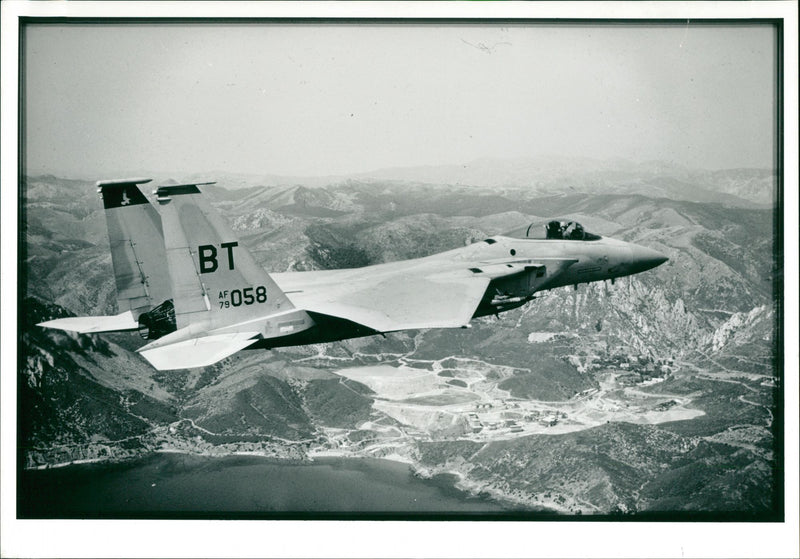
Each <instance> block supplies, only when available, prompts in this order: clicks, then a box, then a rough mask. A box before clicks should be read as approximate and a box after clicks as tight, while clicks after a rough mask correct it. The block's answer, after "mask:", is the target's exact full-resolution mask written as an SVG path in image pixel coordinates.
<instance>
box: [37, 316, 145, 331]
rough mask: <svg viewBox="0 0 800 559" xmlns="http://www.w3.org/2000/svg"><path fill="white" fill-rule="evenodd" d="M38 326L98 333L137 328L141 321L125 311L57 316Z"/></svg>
mask: <svg viewBox="0 0 800 559" xmlns="http://www.w3.org/2000/svg"><path fill="white" fill-rule="evenodd" d="M37 326H42V327H44V328H56V329H58V330H66V331H68V332H78V333H80V334H97V333H100V332H120V331H124V330H136V329H137V328H138V327H139V323H138V322H137V321H136V320H135V319H134V318H133V313H132V312H131V311H125V312H124V313H120V314H118V315H116V316H74V317H70V318H57V319H55V320H48V321H46V322H40V323H39V324H37Z"/></svg>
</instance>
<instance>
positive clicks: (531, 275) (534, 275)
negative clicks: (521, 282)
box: [525, 266, 547, 295]
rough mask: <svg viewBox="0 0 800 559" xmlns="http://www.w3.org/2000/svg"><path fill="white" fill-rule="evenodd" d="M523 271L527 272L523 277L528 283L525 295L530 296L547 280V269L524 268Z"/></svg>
mask: <svg viewBox="0 0 800 559" xmlns="http://www.w3.org/2000/svg"><path fill="white" fill-rule="evenodd" d="M525 271H526V272H527V274H525V276H526V278H527V282H528V285H527V293H528V294H529V295H532V294H533V293H534V292H535V291H537V290H538V289H539V286H541V285H542V284H543V283H544V282H545V281H546V280H547V267H546V266H525Z"/></svg>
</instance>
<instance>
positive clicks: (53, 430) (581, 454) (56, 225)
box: [17, 169, 783, 516]
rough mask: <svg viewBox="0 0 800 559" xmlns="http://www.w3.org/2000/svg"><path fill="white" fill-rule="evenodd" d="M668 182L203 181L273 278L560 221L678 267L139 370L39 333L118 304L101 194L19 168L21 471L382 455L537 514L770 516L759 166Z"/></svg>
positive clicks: (64, 337) (776, 386)
mask: <svg viewBox="0 0 800 559" xmlns="http://www.w3.org/2000/svg"><path fill="white" fill-rule="evenodd" d="M626 172H631V173H632V172H633V171H630V170H628V171H626ZM659 173H666V171H664V170H663V169H661V170H654V171H653V172H652V173H643V174H642V175H641V177H640V179H639V180H633V178H630V177H629V179H626V181H627V182H625V183H624V184H623V185H616V186H613V185H612V182H611V179H610V178H606V179H603V180H598V182H597V184H594V185H593V187H592V189H591V190H589V191H588V192H583V193H575V192H574V191H572V190H569V189H568V188H563V189H560V187H558V185H559V184H561V185H563V184H564V181H565V180H566V179H564V178H563V177H562V178H561V179H558V178H557V177H555V176H554V177H552V178H550V179H548V180H549V181H550V183H552V184H553V185H554V186H553V188H552V189H550V190H549V192H556V193H555V194H550V195H543V191H542V190H541V189H526V188H523V187H521V186H515V185H513V184H507V185H505V186H491V187H489V186H484V187H481V186H463V185H462V186H453V185H436V184H429V183H422V182H413V181H402V180H382V179H374V178H364V177H362V178H358V179H347V180H343V181H341V182H338V183H334V184H328V185H326V186H320V187H313V188H312V187H305V186H299V185H258V184H241V180H238V182H237V184H238V185H240V188H236V189H230V190H228V189H226V188H224V187H208V189H207V190H206V194H207V195H208V196H209V197H210V198H211V200H212V202H213V204H214V205H215V207H217V209H218V210H219V211H220V212H221V213H223V215H224V216H225V218H226V219H227V220H228V221H229V222H230V223H231V224H232V226H233V227H234V229H235V230H236V232H237V234H238V235H240V239H241V241H242V242H243V243H246V244H247V245H248V246H249V247H250V248H251V249H252V252H253V254H254V257H255V258H256V260H258V261H259V263H260V264H262V265H264V266H265V267H266V268H267V269H268V270H274V271H291V270H313V269H324V268H339V267H352V266H361V265H367V264H375V263H380V262H386V261H392V260H397V259H402V258H413V257H418V256H424V255H426V254H431V253H433V252H437V251H442V250H447V249H450V248H454V247H455V246H462V245H464V244H468V243H470V242H475V241H480V240H482V239H484V238H486V237H488V236H491V235H494V234H501V233H503V232H505V231H508V230H511V229H515V228H518V227H523V226H527V224H529V223H531V222H533V221H538V220H541V219H545V218H547V217H551V216H558V217H570V218H572V219H578V220H580V221H581V222H582V223H584V225H586V226H587V228H589V229H590V230H592V231H596V232H597V233H599V234H602V235H609V236H613V237H616V238H621V239H623V240H627V241H632V242H636V243H640V244H643V245H645V246H650V247H652V248H655V249H657V250H659V251H661V252H663V253H665V254H667V255H668V256H669V257H670V261H669V262H668V263H666V264H665V265H663V266H661V267H659V268H657V269H655V270H653V271H651V272H646V273H644V274H641V275H639V276H633V277H631V278H625V279H621V280H618V281H617V282H615V285H611V284H610V283H605V284H604V283H599V284H598V283H596V284H589V285H581V286H580V287H579V288H578V289H577V290H575V289H573V288H572V287H570V288H561V289H556V290H553V291H548V292H545V293H542V294H540V296H539V297H537V299H536V300H534V301H532V302H531V303H529V304H528V305H526V306H525V307H522V308H520V309H517V310H514V311H510V312H508V313H504V314H501V315H500V316H499V317H493V316H489V317H484V318H480V319H476V320H474V321H473V322H472V327H471V328H469V329H461V330H426V331H411V332H399V333H387V334H386V336H385V338H384V337H381V336H377V337H370V338H360V339H354V340H348V341H346V342H340V343H333V344H321V345H314V346H300V347H292V348H282V349H275V350H273V351H244V352H241V353H240V354H237V355H235V356H233V357H231V358H229V359H226V360H225V361H223V362H221V363H218V364H217V365H214V366H212V367H206V368H204V369H197V370H186V371H172V372H158V371H155V370H153V369H151V368H149V367H148V365H147V364H146V363H145V362H144V361H143V360H142V359H141V358H140V357H139V356H138V355H137V354H136V353H135V349H136V348H137V347H139V346H140V345H141V340H139V339H138V337H137V336H136V334H135V333H132V334H114V335H101V336H78V335H69V334H66V333H63V332H57V331H45V330H42V329H39V328H36V327H35V326H34V325H35V324H36V323H38V322H40V321H42V320H45V319H50V318H55V317H61V316H69V315H73V314H110V313H113V312H114V311H115V303H114V287H113V276H112V274H111V262H110V256H109V254H108V249H107V239H106V238H105V229H104V227H105V225H104V219H103V216H102V208H101V205H100V204H99V200H97V199H96V198H94V196H95V194H94V189H93V187H92V185H91V184H90V183H84V182H81V181H69V180H64V179H60V178H56V177H28V178H27V182H26V185H25V188H24V189H23V192H24V194H25V196H24V205H23V210H24V217H25V220H24V223H25V228H24V231H23V235H24V236H23V240H24V243H23V246H22V253H21V262H22V263H23V264H22V265H21V268H20V274H21V275H20V288H21V291H22V293H21V305H20V320H19V324H20V326H19V333H20V336H19V355H20V360H19V368H18V373H17V374H18V385H19V387H20V388H19V399H18V401H19V405H20V415H19V417H20V421H19V424H18V427H19V434H20V441H21V442H20V448H19V452H20V464H21V466H22V467H24V468H29V469H35V468H48V467H54V466H57V465H61V464H66V463H74V462H80V461H100V460H129V459H131V458H135V457H139V456H143V455H147V454H149V453H152V452H181V453H191V454H201V455H209V456H223V455H232V454H250V455H257V456H264V457H267V458H270V459H275V460H287V461H308V460H313V459H314V458H321V457H350V458H383V459H389V460H396V461H401V462H404V463H406V464H408V465H409V467H410V468H411V470H412V471H413V472H415V473H416V475H418V476H420V477H430V476H435V475H437V474H445V473H447V474H453V475H455V476H456V477H457V479H458V481H457V487H459V488H461V489H464V490H467V491H470V492H472V493H474V494H476V495H490V496H491V497H492V498H493V499H496V500H498V501H500V502H503V503H508V504H510V505H512V506H516V507H522V508H523V509H530V510H558V511H560V512H562V513H564V514H571V515H577V514H631V513H647V512H669V513H671V514H682V513H689V512H703V513H730V512H737V513H741V514H750V515H762V516H763V515H770V514H773V513H774V512H775V510H776V507H777V506H778V502H777V501H776V497H775V495H776V491H777V489H778V488H779V487H780V475H781V474H780V471H781V469H780V468H781V466H780V460H781V457H782V454H781V447H780V443H779V441H777V440H776V439H775V435H774V433H775V429H776V425H775V418H776V417H780V413H779V412H780V410H779V409H778V407H777V406H778V403H779V402H780V390H781V378H782V374H783V371H782V370H781V365H780V361H779V355H780V344H781V339H780V332H779V329H778V327H777V320H778V318H777V317H778V316H780V292H779V291H778V289H780V283H779V279H778V278H779V276H778V274H776V273H775V271H776V269H777V268H776V267H777V263H778V257H779V255H778V254H777V253H776V251H775V244H774V243H775V240H774V236H773V235H774V231H773V215H774V214H773V211H772V210H771V209H769V208H765V207H764V205H763V202H764V201H765V200H769V199H771V198H769V197H768V196H766V195H765V194H764V192H762V190H763V188H766V186H765V185H767V183H768V180H769V175H768V174H764V173H750V174H748V173H737V172H735V171H731V172H730V173H728V174H725V173H721V174H719V175H713V174H711V175H702V176H703V179H702V180H703V181H704V182H702V184H703V189H702V192H700V194H702V197H703V198H704V200H697V199H686V197H690V198H691V196H690V194H691V193H692V190H691V189H690V188H689V189H687V188H685V185H686V184H688V183H690V182H691V181H692V180H695V178H696V177H698V176H700V175H697V174H692V173H683V174H681V175H680V177H679V178H680V180H678V179H676V180H675V181H670V180H666V179H667V178H669V177H668V176H664V175H659ZM604 176H607V177H611V176H614V175H613V173H612V174H609V175H604ZM631 176H632V175H631ZM659 177H660V178H659ZM732 177H735V179H733V178H732ZM217 178H218V179H219V180H220V184H221V185H222V186H224V184H225V177H217ZM253 180H255V179H253ZM698 180H699V179H698ZM715 180H718V181H719V183H718V184H716V183H714V181H715ZM604 181H607V182H604ZM550 183H548V184H550ZM605 184H607V185H608V187H605V186H604V185H605ZM648 184H657V185H658V186H659V188H658V189H656V190H652V191H649V190H648V188H647V186H648ZM612 186H613V187H612ZM734 187H735V188H734ZM715 188H718V189H721V190H718V192H720V193H721V194H720V195H719V196H718V197H717V198H714V192H715ZM725 188H729V189H731V190H728V191H725V190H724V189H725ZM648 192H652V193H653V194H652V196H648V195H647V193H648ZM695 194H696V193H695ZM748 197H750V198H751V199H750V200H748Z"/></svg>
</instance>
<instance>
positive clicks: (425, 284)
mask: <svg viewBox="0 0 800 559" xmlns="http://www.w3.org/2000/svg"><path fill="white" fill-rule="evenodd" d="M576 261H577V260H575V259H572V258H542V259H535V260H529V259H524V260H521V259H514V258H510V259H509V258H505V259H497V260H490V261H487V260H475V261H472V262H470V261H466V262H464V261H460V262H455V261H453V260H449V259H443V258H441V257H437V258H425V259H420V260H418V261H417V262H418V264H417V265H416V266H415V265H409V263H408V261H407V262H398V263H390V264H379V265H376V266H369V267H366V268H354V269H350V270H330V271H328V270H320V271H312V272H285V273H276V274H272V278H273V279H274V280H275V283H277V284H278V286H279V287H280V288H281V290H283V291H284V293H286V295H287V296H288V297H289V298H290V299H291V301H292V303H293V304H294V305H295V307H297V308H299V309H303V310H306V311H312V312H316V313H320V314H325V315H328V316H335V317H339V318H344V319H347V320H350V321H352V322H356V323H358V324H361V325H363V326H367V327H369V328H372V329H373V330H376V331H378V332H393V331H396V330H406V329H418V328H419V329H422V328H460V327H463V326H466V325H467V324H468V323H469V321H470V319H471V318H472V317H473V315H474V314H475V310H476V309H477V308H478V305H479V304H480V302H481V300H482V299H483V297H484V295H485V293H486V289H487V288H488V287H489V284H490V283H491V281H492V280H495V279H499V278H502V277H506V276H512V275H514V274H519V273H522V272H525V271H527V270H530V269H532V268H541V267H544V266H547V267H549V268H550V269H552V270H559V271H560V270H562V269H564V268H567V267H569V266H571V265H572V264H574V263H575V262H576Z"/></svg>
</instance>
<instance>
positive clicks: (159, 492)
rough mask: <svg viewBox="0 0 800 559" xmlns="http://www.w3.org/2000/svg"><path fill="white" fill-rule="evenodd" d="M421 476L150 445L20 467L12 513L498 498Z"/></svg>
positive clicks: (303, 507)
mask: <svg viewBox="0 0 800 559" xmlns="http://www.w3.org/2000/svg"><path fill="white" fill-rule="evenodd" d="M453 482H454V479H453V477H452V476H436V477H434V478H433V479H432V480H422V479H419V478H417V477H415V476H413V475H412V474H411V471H410V469H409V467H408V466H407V465H406V464H401V463H398V462H390V461H387V460H374V459H352V458H349V459H344V458H319V459H316V460H315V461H314V462H312V463H305V462H303V463H299V462H280V461H274V460H268V459H265V458H260V457H257V456H226V457H219V458H215V457H205V456H195V455H188V454H172V453H163V454H154V455H151V456H148V457H146V458H143V459H141V460H137V461H133V462H127V463H120V464H81V465H73V466H67V467H64V468H58V469H52V470H38V471H26V472H21V476H20V483H19V489H18V516H19V517H20V518H36V517H38V518H114V517H118V518H131V517H133V518H170V517H203V518H242V517H244V518H265V517H266V518H305V517H310V518H325V517H328V516H331V517H337V518H338V517H343V516H344V517H348V516H349V517H353V516H359V515H366V516H367V517H380V516H383V515H389V516H395V515H399V516H408V517H413V516H414V515H420V514H421V515H424V516H430V515H457V516H463V515H481V516H484V515H491V516H495V515H497V514H498V513H502V512H503V511H504V510H507V509H504V508H503V506H502V505H500V504H499V503H497V502H494V501H492V500H489V499H486V498H479V497H472V496H470V495H469V494H467V493H465V492H462V491H459V490H458V489H456V488H455V487H454V486H453Z"/></svg>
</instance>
